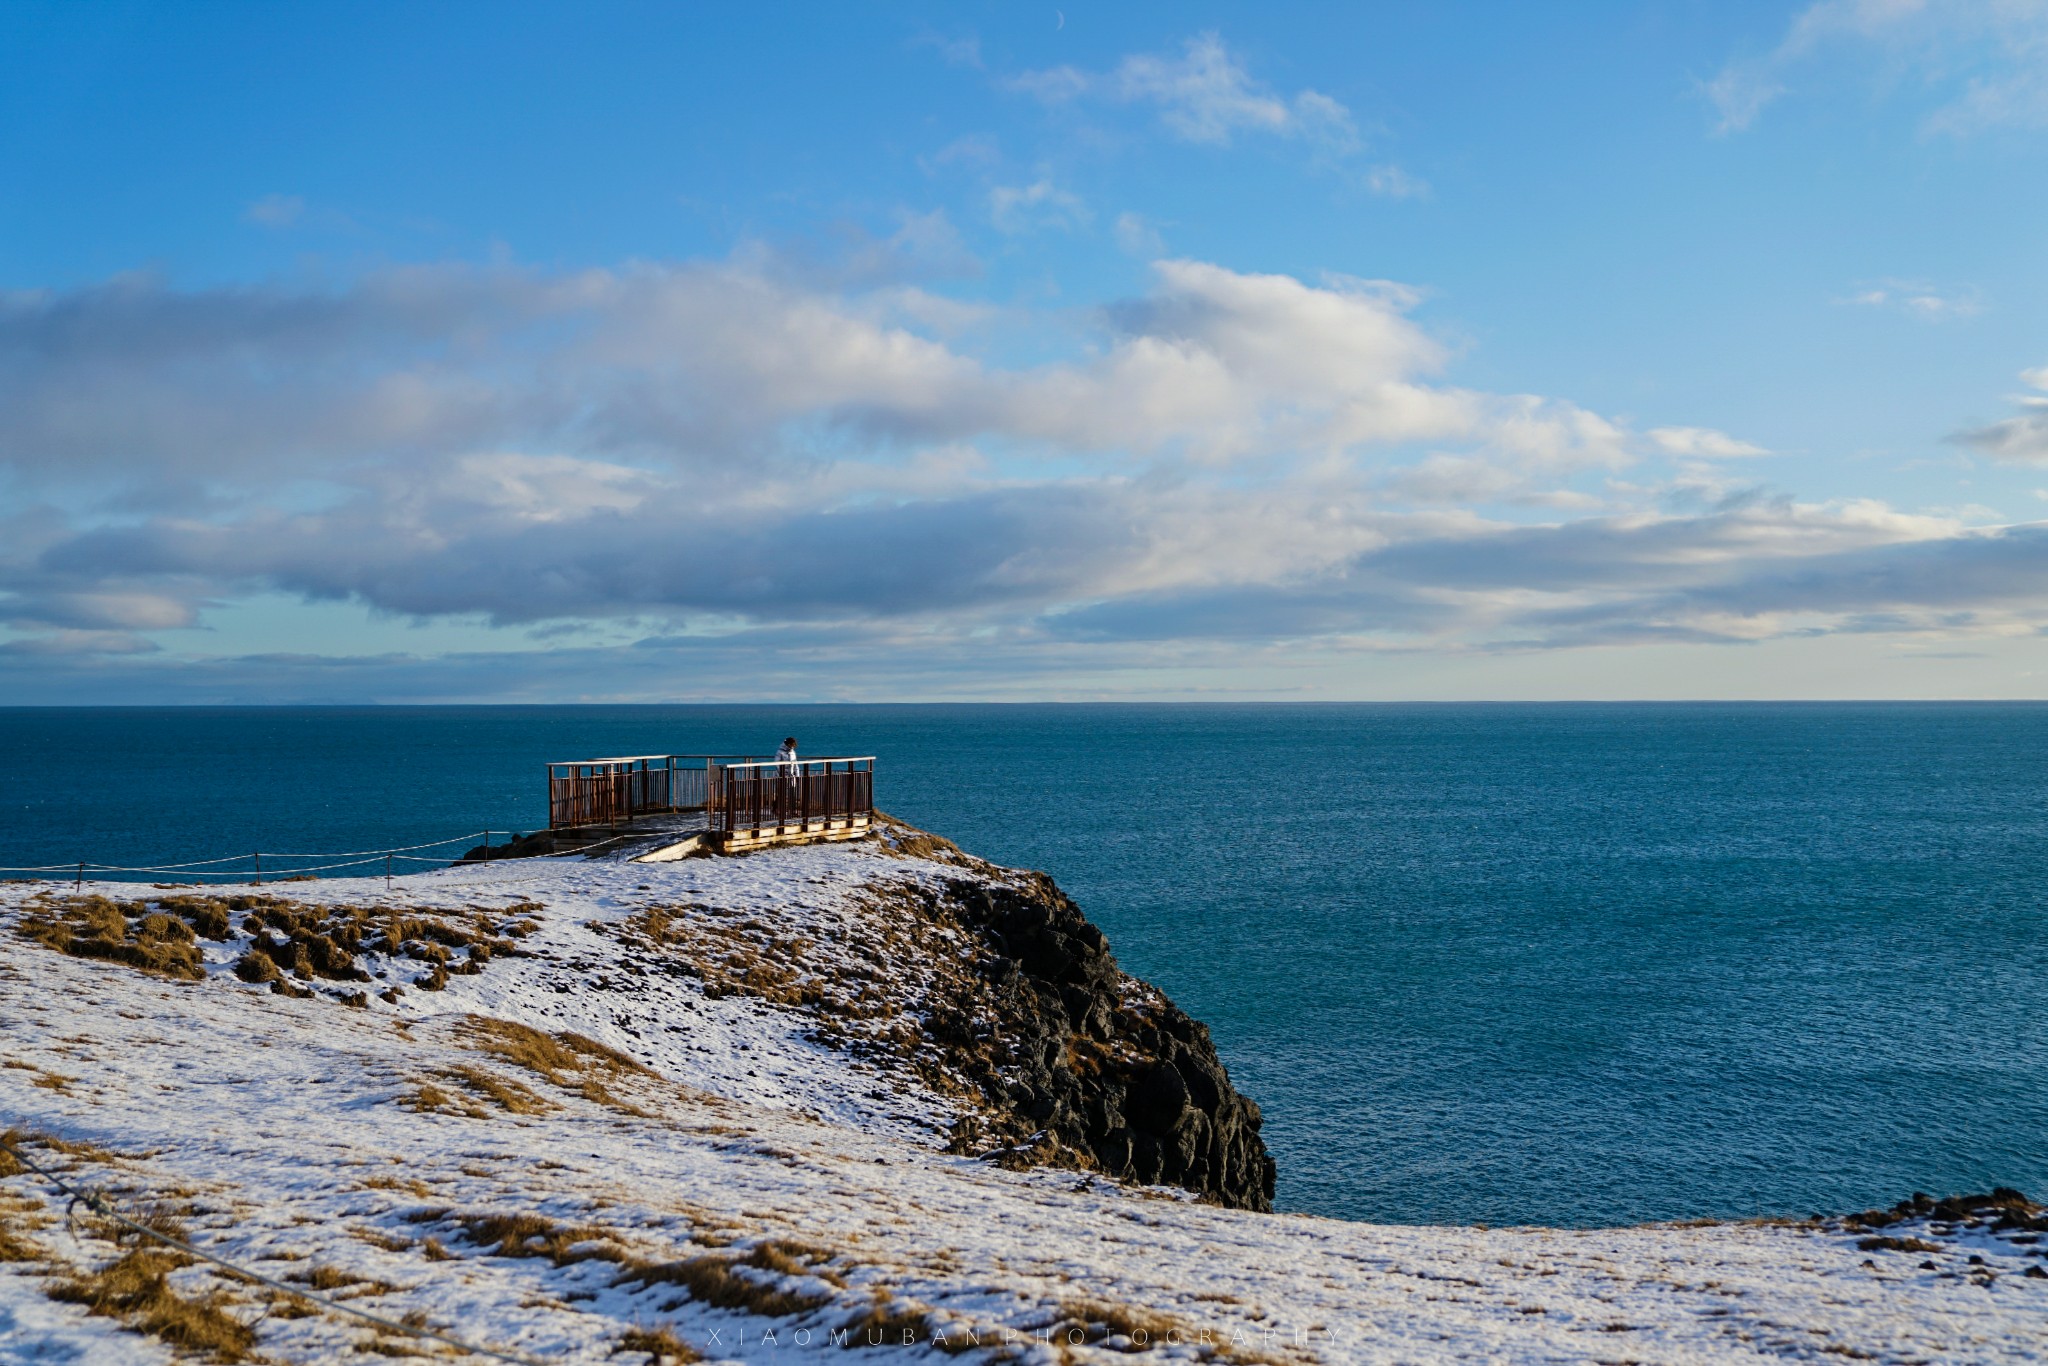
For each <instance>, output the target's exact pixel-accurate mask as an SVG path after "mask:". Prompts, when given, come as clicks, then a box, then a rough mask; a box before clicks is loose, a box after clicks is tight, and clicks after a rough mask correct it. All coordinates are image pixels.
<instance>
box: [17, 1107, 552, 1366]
mask: <svg viewBox="0 0 2048 1366" xmlns="http://www.w3.org/2000/svg"><path fill="white" fill-rule="evenodd" d="M0 1150H5V1151H6V1153H7V1155H8V1156H9V1157H12V1158H13V1159H14V1160H15V1161H16V1162H19V1163H20V1164H21V1165H22V1166H24V1167H26V1168H28V1169H29V1170H30V1171H32V1172H34V1173H35V1174H36V1175H38V1176H40V1177H42V1178H43V1179H44V1180H45V1181H48V1182H50V1183H51V1184H52V1185H54V1186H56V1187H57V1189H58V1190H61V1191H63V1192H64V1193H65V1194H66V1195H68V1196H70V1197H71V1203H72V1205H73V1206H74V1207H75V1206H78V1205H84V1206H85V1207H86V1208H87V1209H89V1210H91V1211H92V1212H93V1213H94V1214H97V1215H99V1216H100V1217H101V1218H102V1219H111V1220H113V1221H114V1222H115V1223H117V1224H121V1225H123V1226H125V1227H127V1228H129V1229H132V1230H133V1231H134V1232H136V1233H140V1234H142V1235H144V1236H145V1237H149V1238H154V1239H156V1240H157V1241H158V1242H160V1243H163V1244H165V1245H166V1246H168V1247H174V1248H176V1249H178V1250H179V1251H180V1252H184V1253H188V1254H190V1255H191V1256H194V1257H198V1258H200V1259H202V1260H204V1261H209V1262H212V1263H213V1264H214V1265H215V1266H221V1267H226V1268H227V1269H228V1270H229V1271H232V1272H234V1273H235V1274H236V1275H237V1276H246V1277H248V1278H249V1279H250V1280H252V1281H257V1282H259V1283H261V1284H263V1285H267V1286H269V1287H270V1288H271V1289H273V1290H279V1291H282V1292H283V1293H285V1294H287V1295H291V1296H293V1297H294V1298H297V1299H301V1300H305V1301H307V1302H308V1303H309V1304H317V1305H319V1306H320V1307H321V1308H322V1309H331V1310H333V1311H334V1312H335V1313H337V1314H350V1315H353V1316H354V1317H356V1318H359V1319H362V1320H364V1321H365V1322H368V1323H374V1324H376V1325H377V1326H378V1327H379V1328H383V1329H386V1330H388V1331H390V1332H394V1333H408V1334H410V1335H412V1336H413V1337H416V1338H429V1339H431V1340H433V1341H435V1342H442V1343H446V1344H447V1345H448V1346H450V1347H453V1348H455V1349H456V1350H457V1351H461V1352H468V1353H469V1354H471V1355H472V1356H481V1357H490V1358H492V1359H493V1360H497V1361H510V1362H514V1363H516V1366H541V1363H540V1362H539V1360H538V1359H537V1358H535V1357H528V1356H519V1355H517V1354H515V1353H512V1352H502V1351H499V1350H498V1349H496V1348H494V1347H479V1346H477V1345H476V1344H474V1343H470V1342H464V1341H463V1340H462V1339H460V1338H455V1337H450V1336H449V1335H448V1334H446V1333H437V1332H435V1331H434V1330H433V1329H431V1328H415V1327H414V1326H413V1325H411V1324H409V1323H403V1322H400V1321H399V1320H397V1319H390V1318H386V1317H384V1316H383V1315H382V1314H373V1313H371V1312H370V1311H369V1310H367V1309H358V1308H356V1307H355V1306H354V1305H352V1304H343V1303H341V1302H340V1301H339V1300H330V1299H328V1298H327V1297H326V1296H325V1295H315V1294H313V1293H312V1292H311V1291H307V1290H300V1289H299V1288H298V1287H296V1286H291V1285H286V1284H285V1283H284V1282H283V1281H280V1280H275V1279H273V1278H271V1277H269V1276H266V1275H264V1274H263V1273H262V1272H260V1271H251V1270H250V1269H249V1268H248V1267H245V1266H237V1265H235V1263H233V1262H231V1261H229V1260H228V1259H227V1258H225V1257H216V1256H214V1255H213V1254H212V1253H211V1252H204V1251H201V1250H200V1249H199V1248H196V1247H194V1246H192V1245H191V1244H190V1243H188V1242H186V1241H185V1240H184V1239H182V1238H173V1237H171V1235H169V1234H168V1233H162V1232H159V1231H158V1230H156V1229H153V1228H150V1227H149V1226H148V1225H146V1224H138V1223H137V1222H135V1220H133V1219H130V1218H129V1217H128V1216H127V1215H125V1214H123V1213H121V1211H120V1210H118V1209H116V1208H115V1207H114V1199H113V1197H112V1196H110V1195H108V1194H107V1193H106V1192H105V1191H103V1190H100V1189H98V1188H97V1187H93V1186H83V1187H80V1186H74V1185H72V1184H71V1183H70V1182H69V1181H66V1180H65V1179H64V1178H63V1177H61V1176H59V1175H57V1173H55V1172H53V1171H51V1170H49V1169H48V1168H46V1167H43V1166H41V1165H40V1164H38V1163H35V1162H32V1161H30V1160H29V1159H28V1158H27V1157H24V1156H23V1155H22V1152H21V1150H20V1149H19V1148H17V1147H15V1146H14V1145H13V1144H12V1143H9V1142H7V1141H6V1140H5V1139H0Z"/></svg>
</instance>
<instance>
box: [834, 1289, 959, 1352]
mask: <svg viewBox="0 0 2048 1366" xmlns="http://www.w3.org/2000/svg"><path fill="white" fill-rule="evenodd" d="M840 1326H841V1327H842V1328H845V1329H846V1330H847V1334H846V1345H847V1346H848V1347H914V1346H917V1345H919V1344H921V1343H929V1342H931V1341H932V1339H933V1337H934V1336H936V1334H937V1333H938V1329H937V1327H936V1326H935V1325H934V1324H933V1322H932V1316H931V1314H930V1313H928V1312H927V1311H925V1310H923V1309H919V1308H916V1307H914V1306H909V1305H903V1304H898V1303H897V1302H896V1300H895V1298H894V1297H893V1296H891V1295H890V1294H889V1292H888V1291H886V1290H877V1291H875V1294H874V1298H873V1299H871V1300H869V1301H868V1303H867V1307H866V1308H864V1309H862V1310H861V1312H860V1313H858V1314H856V1315H854V1316H853V1317H852V1318H850V1319H848V1320H846V1322H845V1323H843V1324H841V1325H840Z"/></svg>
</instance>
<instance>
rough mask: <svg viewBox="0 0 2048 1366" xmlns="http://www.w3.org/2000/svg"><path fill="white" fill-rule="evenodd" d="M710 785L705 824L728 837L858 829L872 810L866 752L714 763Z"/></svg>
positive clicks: (870, 762)
mask: <svg viewBox="0 0 2048 1366" xmlns="http://www.w3.org/2000/svg"><path fill="white" fill-rule="evenodd" d="M711 784H712V787H711V798H710V802H709V806H708V814H709V817H710V824H711V828H712V829H713V830H715V831H718V832H719V833H720V834H722V835H724V836H726V838H727V839H728V840H732V839H739V840H746V841H751V840H764V839H772V838H775V837H777V836H791V835H807V834H810V835H814V834H820V833H825V834H829V833H831V832H833V831H838V830H847V829H854V828H864V827H865V826H867V825H868V824H869V822H870V821H872V820H873V818H874V814H875V758H874V756H873V755H871V754H867V755H860V756H857V757H834V758H828V759H801V760H797V761H795V762H778V761H776V760H773V759H770V760H767V761H765V762H758V761H749V762H743V763H734V764H719V765H716V766H714V767H713V768H712V769H711Z"/></svg>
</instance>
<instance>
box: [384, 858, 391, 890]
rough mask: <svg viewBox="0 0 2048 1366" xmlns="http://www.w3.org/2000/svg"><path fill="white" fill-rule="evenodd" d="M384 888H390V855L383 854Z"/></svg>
mask: <svg viewBox="0 0 2048 1366" xmlns="http://www.w3.org/2000/svg"><path fill="white" fill-rule="evenodd" d="M384 890H385V891H387V892H388V891H390V890H391V855H389V854H386V855H385V856H384Z"/></svg>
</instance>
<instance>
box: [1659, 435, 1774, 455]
mask: <svg viewBox="0 0 2048 1366" xmlns="http://www.w3.org/2000/svg"><path fill="white" fill-rule="evenodd" d="M1644 435H1645V436H1647V437H1649V438H1650V444H1652V445H1653V446H1655V447H1656V448H1657V449H1658V450H1660V451H1662V452H1664V454H1666V455H1676V456H1682V457H1687V458H1690V459H1696V460H1697V459H1704V460H1723V459H1729V458H1732V457H1742V456H1751V455H1769V454H1770V452H1769V451H1767V450H1765V449H1764V448H1763V447H1762V446H1754V445H1751V444H1750V443H1749V442H1747V441H1737V440H1736V439H1735V438H1734V437H1732V436H1729V435H1728V434H1727V433H1726V432H1717V431H1715V430H1714V429H1713V428H1711V427H1652V428H1651V429H1650V430H1649V431H1648V432H1645V433H1644Z"/></svg>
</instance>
